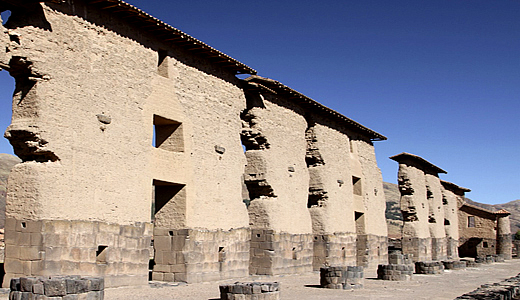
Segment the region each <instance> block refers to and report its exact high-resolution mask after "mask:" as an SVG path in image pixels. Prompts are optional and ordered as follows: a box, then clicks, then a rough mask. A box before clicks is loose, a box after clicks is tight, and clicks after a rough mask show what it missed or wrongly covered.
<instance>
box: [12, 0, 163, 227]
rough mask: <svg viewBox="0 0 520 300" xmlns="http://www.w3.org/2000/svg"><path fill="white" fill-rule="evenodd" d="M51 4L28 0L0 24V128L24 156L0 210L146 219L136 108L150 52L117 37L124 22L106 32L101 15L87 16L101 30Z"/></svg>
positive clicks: (150, 66)
mask: <svg viewBox="0 0 520 300" xmlns="http://www.w3.org/2000/svg"><path fill="white" fill-rule="evenodd" d="M76 5H77V7H76V8H77V10H78V11H81V12H84V13H88V9H87V8H83V7H81V5H80V4H76ZM53 6H54V5H53ZM56 6H57V7H59V9H60V10H63V11H58V10H54V9H52V8H49V7H48V6H46V5H45V4H38V3H34V4H31V5H30V7H29V8H28V9H20V10H16V11H13V12H12V15H11V17H10V18H9V20H8V22H7V24H6V27H7V28H8V29H7V34H8V35H9V36H16V38H11V39H10V41H9V42H8V43H7V44H6V45H4V46H6V47H7V48H8V49H9V52H8V53H7V55H8V56H9V57H8V58H7V61H6V62H7V65H8V66H7V69H8V70H9V71H10V74H11V75H12V76H13V77H15V79H16V89H15V94H14V99H13V117H12V122H11V125H10V126H9V128H8V129H7V132H6V136H7V138H8V139H9V140H10V142H11V143H12V144H13V146H14V150H15V153H16V154H17V155H18V156H19V157H20V158H22V160H23V161H24V163H22V164H19V165H18V166H17V167H16V168H14V169H13V171H12V173H11V178H10V185H11V186H10V190H9V193H8V200H7V215H8V217H15V218H28V219H35V218H38V219H70V220H99V221H105V222H117V223H126V224H130V223H133V222H136V221H140V222H146V221H150V210H149V209H143V205H141V203H143V202H148V204H150V205H146V207H151V202H150V201H151V199H150V194H151V185H150V182H149V181H150V177H149V169H148V167H147V164H148V161H149V160H150V156H149V154H150V151H147V150H149V148H150V141H151V138H150V136H149V135H150V131H149V128H147V127H146V126H143V124H146V123H147V122H145V121H146V120H145V116H144V114H143V112H142V111H143V108H144V106H145V104H146V103H145V100H146V99H147V97H148V95H149V94H150V93H151V91H152V87H151V84H150V83H151V81H152V78H153V77H154V76H155V73H156V65H157V54H156V53H155V51H153V50H152V49H150V48H147V47H144V46H142V45H140V44H139V43H137V42H135V41H133V40H132V39H131V38H128V37H125V36H124V35H125V34H128V35H129V36H131V34H130V32H128V31H129V30H130V28H126V29H125V28H123V27H121V29H120V30H121V32H122V33H123V34H122V35H121V34H118V33H116V32H113V31H111V30H108V29H107V28H110V27H111V26H116V24H114V20H112V19H111V18H110V17H109V16H107V15H105V16H103V15H99V14H97V15H98V19H97V20H92V21H93V22H96V21H97V22H100V23H101V22H102V23H105V24H106V28H103V27H101V26H97V25H95V24H94V23H92V22H88V21H86V20H85V19H83V18H81V17H79V16H72V15H68V14H67V13H68V11H69V10H71V9H72V7H70V6H69V5H67V4H62V5H56ZM2 32H4V31H2ZM2 49H5V47H2ZM78 58H81V59H78ZM98 115H99V116H101V118H103V119H102V120H101V119H100V117H98ZM106 123H109V124H106ZM136 171H137V172H136ZM136 175H137V176H136Z"/></svg>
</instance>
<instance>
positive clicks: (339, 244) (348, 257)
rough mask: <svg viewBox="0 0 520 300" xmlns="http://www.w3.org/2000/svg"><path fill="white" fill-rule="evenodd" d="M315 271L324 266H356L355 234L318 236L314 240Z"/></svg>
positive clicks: (313, 262) (313, 263)
mask: <svg viewBox="0 0 520 300" xmlns="http://www.w3.org/2000/svg"><path fill="white" fill-rule="evenodd" d="M313 249H314V251H313V261H312V266H313V270H315V271H317V270H319V269H320V268H321V267H323V266H324V265H329V266H330V265H333V266H347V265H355V264H356V235H355V234H354V233H335V234H317V235H314V240H313Z"/></svg>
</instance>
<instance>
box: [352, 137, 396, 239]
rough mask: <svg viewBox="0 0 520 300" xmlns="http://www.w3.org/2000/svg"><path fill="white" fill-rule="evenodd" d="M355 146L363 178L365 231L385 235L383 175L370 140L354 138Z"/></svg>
mask: <svg viewBox="0 0 520 300" xmlns="http://www.w3.org/2000/svg"><path fill="white" fill-rule="evenodd" d="M355 148H357V149H356V150H355V153H356V154H357V155H358V157H359V162H360V163H361V169H362V172H363V179H364V184H363V205H364V208H365V220H366V233H367V234H374V235H378V236H387V235H388V229H387V226H386V218H385V209H386V201H385V194H384V191H383V177H382V175H381V170H380V169H379V167H378V166H377V161H376V155H375V152H374V146H373V144H372V143H371V142H368V141H364V140H356V141H355Z"/></svg>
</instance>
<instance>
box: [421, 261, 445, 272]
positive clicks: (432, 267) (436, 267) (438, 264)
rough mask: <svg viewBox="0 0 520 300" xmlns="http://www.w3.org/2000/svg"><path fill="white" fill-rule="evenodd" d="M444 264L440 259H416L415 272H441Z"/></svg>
mask: <svg viewBox="0 0 520 300" xmlns="http://www.w3.org/2000/svg"><path fill="white" fill-rule="evenodd" d="M443 272H444V264H443V263H442V261H431V262H425V261H418V262H416V263H415V273H417V274H442V273H443Z"/></svg>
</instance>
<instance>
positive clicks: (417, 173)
mask: <svg viewBox="0 0 520 300" xmlns="http://www.w3.org/2000/svg"><path fill="white" fill-rule="evenodd" d="M397 180H398V184H399V191H400V192H401V212H402V214H403V222H404V224H403V252H404V253H406V254H413V259H414V261H422V260H430V259H431V239H430V230H429V226H428V221H427V220H428V214H429V205H428V200H427V198H426V179H425V175H424V173H423V171H422V170H420V169H418V168H416V167H414V166H413V165H410V164H407V163H399V171H398V178H397Z"/></svg>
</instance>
